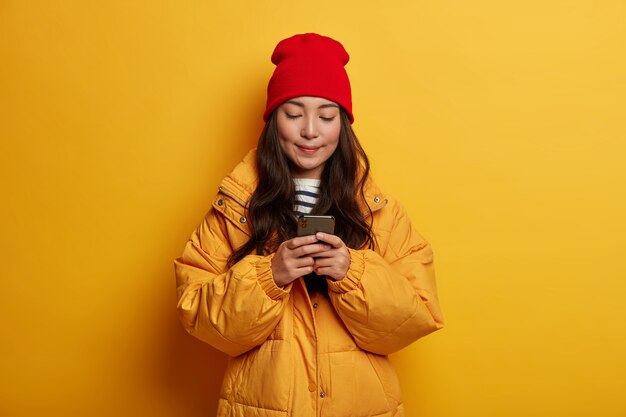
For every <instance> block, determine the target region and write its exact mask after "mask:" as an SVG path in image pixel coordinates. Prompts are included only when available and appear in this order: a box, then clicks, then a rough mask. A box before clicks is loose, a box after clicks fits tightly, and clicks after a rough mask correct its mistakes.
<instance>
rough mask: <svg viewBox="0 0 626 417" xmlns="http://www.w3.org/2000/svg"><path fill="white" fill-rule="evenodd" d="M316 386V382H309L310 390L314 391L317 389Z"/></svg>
mask: <svg viewBox="0 0 626 417" xmlns="http://www.w3.org/2000/svg"><path fill="white" fill-rule="evenodd" d="M315 388H316V386H315V384H314V383H312V382H311V383H310V384H309V391H311V392H313V391H315Z"/></svg>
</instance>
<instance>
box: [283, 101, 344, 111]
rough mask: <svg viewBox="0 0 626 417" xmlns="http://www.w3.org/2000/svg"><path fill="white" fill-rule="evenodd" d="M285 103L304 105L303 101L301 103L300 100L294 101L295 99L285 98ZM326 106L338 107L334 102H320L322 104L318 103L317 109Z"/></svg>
mask: <svg viewBox="0 0 626 417" xmlns="http://www.w3.org/2000/svg"><path fill="white" fill-rule="evenodd" d="M286 103H289V104H293V105H295V106H298V107H304V103H302V102H300V101H296V100H287V101H286ZM327 107H336V108H339V106H338V105H336V104H335V103H326V104H322V105H320V106H319V107H318V109H325V108H327Z"/></svg>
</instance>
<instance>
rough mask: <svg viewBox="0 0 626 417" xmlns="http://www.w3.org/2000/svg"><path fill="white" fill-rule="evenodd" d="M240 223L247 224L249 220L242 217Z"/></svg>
mask: <svg viewBox="0 0 626 417" xmlns="http://www.w3.org/2000/svg"><path fill="white" fill-rule="evenodd" d="M239 221H240V222H241V223H245V222H247V221H248V220H247V219H246V218H245V217H242V218H241V219H239Z"/></svg>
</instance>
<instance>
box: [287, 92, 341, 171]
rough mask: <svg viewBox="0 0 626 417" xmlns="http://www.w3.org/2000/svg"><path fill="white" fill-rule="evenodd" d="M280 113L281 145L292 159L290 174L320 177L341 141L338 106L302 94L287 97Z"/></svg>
mask: <svg viewBox="0 0 626 417" xmlns="http://www.w3.org/2000/svg"><path fill="white" fill-rule="evenodd" d="M277 112H278V113H277V115H276V123H277V125H278V139H279V142H280V148H281V149H282V151H283V153H284V154H285V156H286V157H287V158H288V159H289V161H290V162H291V174H292V175H293V177H294V178H314V179H319V178H321V177H322V172H323V171H324V165H325V164H326V161H327V160H328V158H330V156H331V155H332V154H333V152H335V149H337V144H338V143H339V133H340V131H341V118H340V109H339V105H338V104H337V103H335V102H333V101H330V100H326V99H324V98H321V97H308V96H303V97H296V98H293V99H290V100H287V101H286V102H284V103H283V104H281V105H280V106H279V107H278V109H277Z"/></svg>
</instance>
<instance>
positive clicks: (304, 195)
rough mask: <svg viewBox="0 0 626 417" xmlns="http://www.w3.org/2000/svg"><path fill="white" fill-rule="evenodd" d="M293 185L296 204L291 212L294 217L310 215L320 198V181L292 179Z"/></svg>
mask: <svg viewBox="0 0 626 417" xmlns="http://www.w3.org/2000/svg"><path fill="white" fill-rule="evenodd" d="M293 183H294V185H295V187H296V202H295V204H294V206H293V211H294V212H295V214H296V216H300V215H302V214H308V213H310V212H311V210H313V207H315V204H316V203H317V200H318V199H319V197H320V183H321V180H312V179H309V178H294V179H293Z"/></svg>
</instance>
